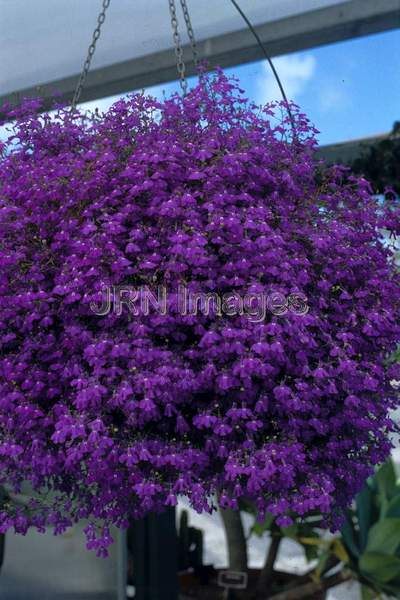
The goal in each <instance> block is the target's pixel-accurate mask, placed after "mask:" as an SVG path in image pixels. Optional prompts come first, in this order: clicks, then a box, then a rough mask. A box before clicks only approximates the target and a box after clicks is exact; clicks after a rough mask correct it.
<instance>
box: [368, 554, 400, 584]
mask: <svg viewBox="0 0 400 600" xmlns="http://www.w3.org/2000/svg"><path fill="white" fill-rule="evenodd" d="M359 565H360V569H361V571H362V572H364V573H365V574H366V576H367V577H369V579H372V580H375V581H377V582H378V583H389V582H390V581H391V580H392V579H396V577H398V575H399V573H400V558H397V557H396V556H388V555H386V554H380V553H379V552H366V553H365V554H363V555H362V556H361V558H360V561H359Z"/></svg>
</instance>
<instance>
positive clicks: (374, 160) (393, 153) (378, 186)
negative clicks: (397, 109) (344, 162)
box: [351, 122, 400, 194]
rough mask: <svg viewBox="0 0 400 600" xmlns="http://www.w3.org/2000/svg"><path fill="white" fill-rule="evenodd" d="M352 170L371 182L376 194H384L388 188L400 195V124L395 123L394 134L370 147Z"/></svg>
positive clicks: (355, 162) (357, 160)
mask: <svg viewBox="0 0 400 600" xmlns="http://www.w3.org/2000/svg"><path fill="white" fill-rule="evenodd" d="M351 168H352V171H353V172H355V173H360V174H362V175H364V176H365V177H366V178H367V179H368V180H369V181H370V182H371V184H372V187H373V190H374V192H375V193H378V194H383V193H384V191H385V188H386V187H391V188H393V189H394V190H395V192H396V193H397V194H400V123H399V122H397V123H395V124H394V126H393V131H392V134H391V135H390V136H389V137H388V138H386V139H384V140H382V141H381V142H378V143H377V144H374V145H373V146H370V147H369V148H368V150H367V151H366V152H364V153H363V154H362V155H361V156H360V157H359V158H357V159H356V160H355V161H354V162H353V163H352V165H351Z"/></svg>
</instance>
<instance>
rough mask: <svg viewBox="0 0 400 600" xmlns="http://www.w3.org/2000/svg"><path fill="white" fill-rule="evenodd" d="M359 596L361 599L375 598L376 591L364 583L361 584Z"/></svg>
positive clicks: (371, 599)
mask: <svg viewBox="0 0 400 600" xmlns="http://www.w3.org/2000/svg"><path fill="white" fill-rule="evenodd" d="M361 598H362V600H375V598H376V592H374V590H372V589H371V588H369V587H367V586H366V585H363V586H362V587H361Z"/></svg>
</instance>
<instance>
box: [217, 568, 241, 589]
mask: <svg viewBox="0 0 400 600" xmlns="http://www.w3.org/2000/svg"><path fill="white" fill-rule="evenodd" d="M218 585H219V586H220V587H224V588H230V589H236V590H244V589H245V588H246V587H247V573H244V572H243V571H220V572H219V573H218Z"/></svg>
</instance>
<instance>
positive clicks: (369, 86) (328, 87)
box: [85, 30, 400, 144]
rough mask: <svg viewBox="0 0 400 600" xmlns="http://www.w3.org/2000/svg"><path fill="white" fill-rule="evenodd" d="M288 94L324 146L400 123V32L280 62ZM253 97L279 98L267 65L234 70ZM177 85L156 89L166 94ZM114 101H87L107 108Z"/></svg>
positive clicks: (308, 51) (278, 67)
mask: <svg viewBox="0 0 400 600" xmlns="http://www.w3.org/2000/svg"><path fill="white" fill-rule="evenodd" d="M274 63H275V65H276V68H277V70H278V73H279V75H280V77H281V79H282V82H283V85H284V87H285V90H286V93H287V96H288V97H289V98H292V99H293V100H295V101H296V102H297V103H298V104H299V105H300V106H301V108H302V110H303V111H304V112H306V114H307V115H308V116H309V118H310V119H311V120H312V122H313V123H314V124H315V125H316V127H317V128H318V129H319V130H320V132H321V133H320V136H319V140H320V143H321V144H329V143H333V142H337V141H344V140H347V139H353V138H358V137H364V136H368V135H373V134H376V133H384V132H386V131H389V130H390V129H391V128H392V125H393V123H394V121H395V120H399V121H400V30H394V31H390V32H385V33H382V34H375V35H372V36H367V37H363V38H357V39H354V40H350V41H346V42H341V43H338V44H332V45H329V46H321V47H319V48H314V49H311V50H307V51H305V52H298V53H295V54H291V55H287V56H281V57H277V58H275V59H274ZM228 72H231V73H235V74H236V75H237V76H238V77H239V78H240V81H241V86H242V87H243V88H244V89H245V90H246V94H247V95H248V97H249V98H251V99H254V100H256V101H258V102H266V101H268V100H273V99H277V98H279V93H278V89H277V87H276V84H275V82H274V80H273V77H272V74H271V72H270V70H269V69H268V66H267V64H266V62H265V61H260V62H256V63H251V64H247V65H242V66H239V67H234V68H232V69H229V70H228ZM176 88H177V84H176V82H174V83H172V84H168V85H165V86H160V87H156V88H152V89H151V91H152V93H155V94H156V95H158V96H161V95H162V92H163V90H165V91H166V92H167V93H168V92H170V91H171V90H173V89H176ZM110 103H111V102H110V100H106V99H105V100H102V101H97V102H91V103H86V105H85V106H90V107H93V106H96V105H98V106H99V107H100V108H105V107H106V106H107V105H108V104H110Z"/></svg>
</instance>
